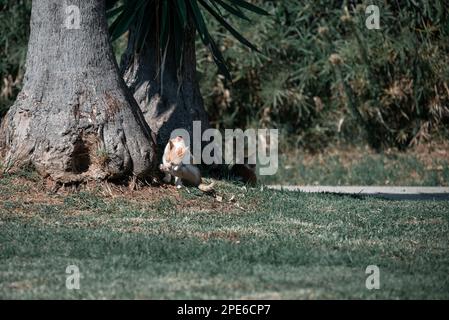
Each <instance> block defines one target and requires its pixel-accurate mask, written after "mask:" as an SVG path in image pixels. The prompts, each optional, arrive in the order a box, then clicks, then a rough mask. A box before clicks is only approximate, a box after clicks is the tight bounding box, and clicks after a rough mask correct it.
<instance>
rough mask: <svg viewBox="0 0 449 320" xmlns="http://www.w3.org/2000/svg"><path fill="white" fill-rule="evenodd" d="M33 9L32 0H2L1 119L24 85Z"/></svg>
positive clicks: (0, 31)
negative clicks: (30, 20)
mask: <svg viewBox="0 0 449 320" xmlns="http://www.w3.org/2000/svg"><path fill="white" fill-rule="evenodd" d="M30 11H31V1H30V0H0V86H1V90H0V119H1V118H2V116H3V115H4V114H5V113H6V111H7V110H8V108H9V107H10V106H11V104H12V103H13V102H14V100H15V98H16V96H17V94H18V93H19V90H20V87H21V84H22V83H21V82H22V78H23V66H24V64H25V56H26V44H27V40H28V34H29V19H30Z"/></svg>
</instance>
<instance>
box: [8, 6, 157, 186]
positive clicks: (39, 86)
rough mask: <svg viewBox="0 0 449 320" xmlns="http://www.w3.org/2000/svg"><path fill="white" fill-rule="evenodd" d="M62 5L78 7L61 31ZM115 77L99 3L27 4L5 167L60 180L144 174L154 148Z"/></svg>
mask: <svg viewBox="0 0 449 320" xmlns="http://www.w3.org/2000/svg"><path fill="white" fill-rule="evenodd" d="M66 5H75V6H78V7H79V9H80V17H81V25H80V29H68V28H66V25H65V20H66V18H67V14H66ZM127 92H128V91H127V88H126V86H125V84H124V82H123V80H122V79H121V77H120V74H119V72H118V67H117V64H116V62H115V59H114V56H113V52H112V48H111V45H110V43H109V39H108V32H107V24H106V17H105V7H104V0H71V1H66V0H64V1H61V0H33V5H32V14H31V34H30V40H29V45H28V54H27V63H26V74H25V80H24V86H23V90H22V91H21V93H20V94H19V96H18V98H17V101H16V102H15V104H14V105H13V106H12V107H11V109H10V110H9V112H8V114H7V115H6V117H5V119H4V121H3V123H2V127H1V130H0V151H1V153H2V156H3V158H4V159H3V161H4V162H5V163H7V164H9V165H23V164H25V163H31V164H33V165H34V166H35V167H36V169H37V170H38V171H39V172H40V173H42V174H44V175H49V176H51V177H52V178H54V179H55V180H58V181H63V182H73V181H83V180H88V179H108V178H111V179H113V178H118V177H122V176H125V175H131V174H134V175H136V176H147V175H149V174H151V173H152V171H153V170H154V165H155V164H156V163H155V144H154V142H153V141H152V139H151V132H150V128H149V127H148V125H147V124H146V122H145V120H144V118H143V115H142V113H141V112H140V110H139V107H138V105H137V104H136V102H135V100H134V99H133V98H132V96H131V95H130V94H129V93H127Z"/></svg>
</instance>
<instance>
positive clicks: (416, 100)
mask: <svg viewBox="0 0 449 320" xmlns="http://www.w3.org/2000/svg"><path fill="white" fill-rule="evenodd" d="M30 2H31V1H30V0H20V1H13V0H2V1H1V2H0V3H1V5H0V9H1V12H0V18H1V19H0V30H1V33H0V79H1V92H0V116H2V115H4V113H5V112H6V110H7V109H8V107H9V106H10V105H11V104H12V103H13V101H14V99H15V96H16V94H17V93H18V91H19V89H20V85H21V80H22V77H23V64H24V60H25V54H26V44H27V35H28V24H29V22H28V19H29V10H30ZM252 2H253V3H255V4H257V5H258V6H261V7H263V8H264V9H265V10H267V11H268V12H269V13H270V14H271V15H270V16H269V17H259V16H255V15H251V13H249V16H250V18H252V21H251V22H246V21H245V20H242V19H239V18H236V17H234V16H232V15H229V16H228V17H227V18H228V19H229V21H230V22H231V23H232V25H234V26H235V27H236V29H238V30H239V31H241V33H242V35H244V36H245V38H247V39H248V40H249V41H251V42H252V43H254V44H256V45H257V46H258V48H259V49H260V50H261V53H260V54H259V53H254V52H250V50H249V49H248V48H247V47H245V46H243V45H241V44H240V43H239V42H238V41H237V40H236V39H235V38H233V37H232V35H230V34H229V33H228V32H227V31H226V30H225V29H224V28H223V27H222V26H221V25H220V24H219V23H218V22H217V21H216V20H215V19H213V18H212V17H210V16H209V15H208V14H207V13H206V14H205V17H206V19H207V21H208V24H209V25H210V30H211V33H212V36H213V37H214V38H215V39H216V40H217V42H218V45H219V48H220V50H221V51H222V53H223V56H224V57H225V59H226V62H227V64H228V67H229V69H230V71H231V74H232V76H233V80H232V81H229V80H227V79H225V78H224V77H223V76H221V75H220V74H219V73H218V70H217V67H216V65H215V64H214V62H213V59H212V56H211V54H210V52H209V51H208V50H207V49H205V48H204V46H203V45H202V43H201V40H200V39H198V54H197V60H198V69H199V70H198V71H199V72H198V74H199V78H200V81H201V88H202V93H203V96H204V98H205V105H206V109H207V111H208V113H209V115H210V118H211V123H212V125H213V126H215V127H218V128H234V127H240V128H246V127H248V126H258V127H271V128H273V127H275V128H279V129H281V130H280V133H281V143H282V144H281V150H283V151H286V150H295V149H297V148H298V147H300V149H302V150H303V149H306V150H309V151H312V152H316V151H322V150H324V149H326V148H327V147H328V146H335V145H348V144H351V145H364V144H368V145H369V146H370V147H372V148H374V149H376V150H377V151H380V150H388V148H391V147H393V148H398V149H402V150H403V149H406V148H408V147H411V146H416V145H419V144H422V143H427V142H428V141H430V140H447V138H448V136H449V131H448V129H449V84H448V82H449V11H448V10H447V9H446V4H445V1H443V0H439V1H412V0H405V1H400V2H399V1H379V0H377V1H374V0H370V1H332V0H318V1H306V0H284V1H262V0H254V1H252ZM369 4H377V5H378V6H379V8H380V14H381V19H380V26H381V29H380V30H368V29H367V28H366V26H365V19H366V17H367V15H366V14H365V8H366V6H367V5H369ZM222 13H223V14H224V15H225V16H226V12H222ZM125 41H126V39H124V38H123V37H122V38H121V39H119V40H118V41H116V42H115V43H114V46H115V48H116V54H117V57H119V56H120V53H121V51H122V50H123V48H124V44H125ZM331 57H332V59H330V58H331ZM330 60H332V61H333V63H332V61H330Z"/></svg>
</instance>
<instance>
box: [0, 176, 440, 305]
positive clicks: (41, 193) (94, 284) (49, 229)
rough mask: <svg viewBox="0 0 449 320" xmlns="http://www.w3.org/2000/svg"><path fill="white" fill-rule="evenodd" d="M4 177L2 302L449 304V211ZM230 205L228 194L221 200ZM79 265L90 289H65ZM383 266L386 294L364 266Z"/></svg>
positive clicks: (230, 189) (235, 189)
mask: <svg viewBox="0 0 449 320" xmlns="http://www.w3.org/2000/svg"><path fill="white" fill-rule="evenodd" d="M216 189H217V193H218V196H220V197H222V199H221V202H220V201H218V200H217V198H218V197H217V198H214V197H211V196H208V195H204V194H202V193H201V192H198V191H197V190H195V189H183V190H181V191H180V192H178V191H177V190H176V189H175V188H172V187H160V188H154V187H141V188H140V189H138V190H135V191H130V190H128V189H127V188H125V187H120V186H111V185H103V186H94V187H86V188H84V190H82V191H76V192H69V191H66V190H59V191H58V192H57V193H52V192H51V191H50V190H52V188H51V185H49V184H48V183H46V182H45V181H41V180H38V179H35V176H34V175H33V174H32V173H21V174H18V175H6V176H3V177H2V178H1V179H0V298H3V299H5V298H6V299H11V298H12V299H16V298H17V299H26V298H33V299H34V298H67V299H72V298H88V299H91V298H95V299H98V298H157V299H159V298H187V299H191V298H199V299H203V298H211V299H213V298H243V299H252V298H256V299H267V298H268V299H277V298H286V299H297V298H298V299H302V298H312V299H315V298H368V299H371V298H387V299H395V298H425V299H429V298H430V299H434V298H443V299H448V298H449V276H448V275H449V250H448V244H449V204H448V203H447V202H431V201H425V202H408V201H404V202H397V201H387V200H382V199H373V198H354V197H345V196H334V195H313V194H302V193H289V192H282V191H270V190H261V188H260V187H259V188H256V189H246V188H244V187H242V186H236V185H233V184H230V183H224V182H217V187H216ZM218 199H219V198H218ZM72 264H75V265H77V266H78V267H79V269H80V271H81V274H82V278H81V282H80V285H81V288H80V290H68V289H66V287H65V281H66V274H65V270H66V267H67V266H68V265H72ZM368 265H377V266H379V268H380V272H381V273H380V281H381V282H380V283H381V288H380V290H372V291H369V290H367V289H366V288H365V280H366V277H367V275H365V269H366V267H367V266H368Z"/></svg>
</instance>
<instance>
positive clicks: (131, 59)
mask: <svg viewBox="0 0 449 320" xmlns="http://www.w3.org/2000/svg"><path fill="white" fill-rule="evenodd" d="M157 30H158V29H157V26H156V25H154V26H153V28H152V31H150V34H149V35H148V36H147V39H146V41H145V44H144V46H143V49H142V51H141V52H140V54H136V55H135V54H134V52H135V50H134V49H135V48H134V37H136V32H135V28H134V27H131V28H130V31H129V41H128V47H127V49H126V51H125V53H124V54H123V57H122V63H121V72H122V74H123V78H124V79H125V82H126V84H127V85H128V87H129V88H130V90H131V92H133V94H134V98H135V99H136V101H137V103H138V104H139V106H140V109H141V110H142V112H143V114H144V116H145V120H146V121H147V123H148V124H149V126H150V128H151V130H152V131H153V132H154V133H155V134H156V141H157V145H158V148H159V150H164V148H165V145H166V144H167V142H168V140H169V139H170V134H171V133H172V131H173V130H175V129H178V128H183V129H185V130H187V132H189V134H190V138H191V141H190V143H191V145H192V137H193V132H192V130H193V121H195V120H196V121H201V133H202V132H203V131H204V130H205V129H207V128H208V127H209V121H208V117H207V114H206V111H205V110H204V104H203V98H202V97H201V92H200V88H199V83H198V81H197V77H196V52H195V33H196V31H195V28H194V27H193V21H190V22H189V24H188V26H187V30H186V32H185V34H184V50H183V55H182V64H181V65H182V68H181V70H180V72H179V74H178V72H177V67H176V65H177V64H176V58H175V56H176V55H175V51H176V50H180V48H175V45H174V41H173V35H171V37H170V38H171V39H170V41H169V45H168V48H167V51H166V52H167V53H166V57H165V64H164V68H163V69H160V65H161V61H162V59H163V55H164V51H165V48H163V49H162V50H161V48H160V45H159V33H158V32H157ZM161 51H162V54H161ZM161 56H162V57H161Z"/></svg>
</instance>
